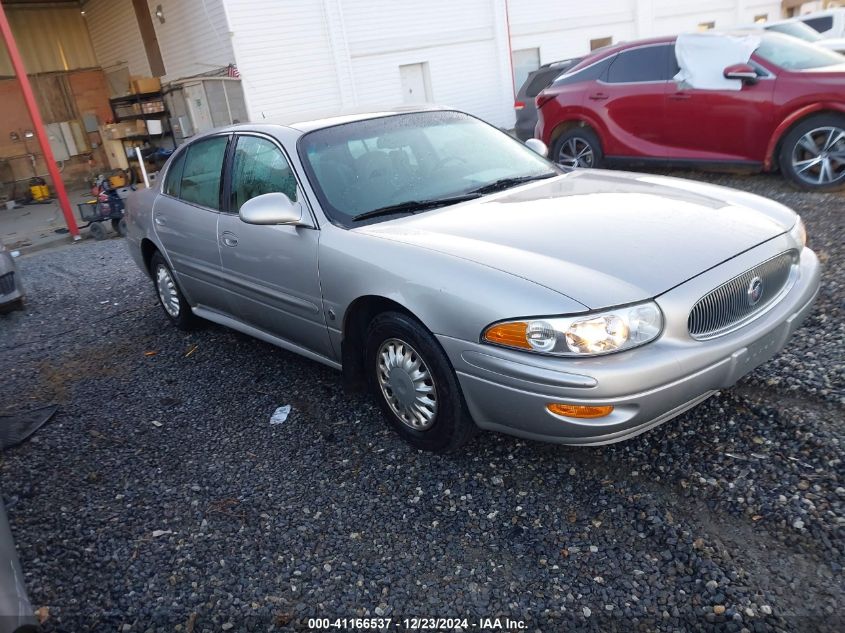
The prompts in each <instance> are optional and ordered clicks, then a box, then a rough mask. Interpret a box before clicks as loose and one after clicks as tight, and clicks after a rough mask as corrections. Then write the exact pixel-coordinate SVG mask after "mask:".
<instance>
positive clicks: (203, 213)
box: [153, 134, 229, 310]
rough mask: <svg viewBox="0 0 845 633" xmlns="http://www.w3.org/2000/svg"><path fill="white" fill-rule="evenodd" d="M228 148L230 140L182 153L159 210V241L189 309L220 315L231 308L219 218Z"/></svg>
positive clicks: (222, 138)
mask: <svg viewBox="0 0 845 633" xmlns="http://www.w3.org/2000/svg"><path fill="white" fill-rule="evenodd" d="M228 143H229V135H226V134H224V135H218V136H212V137H209V138H204V139H201V140H198V141H195V142H193V143H190V144H189V145H188V146H187V147H185V148H184V149H182V150H180V152H179V153H178V154H177V155H176V156H175V157H174V159H173V162H172V163H171V165H170V166H169V167H168V169H167V174H166V175H165V181H164V184H163V187H162V193H161V195H159V196H158V197H157V198H156V202H155V207H154V209H153V224H154V227H155V232H156V235H157V236H158V239H159V242H160V243H161V245H162V246H163V247H164V250H165V254H166V255H167V257H168V259H169V260H170V263H171V265H172V266H173V271H174V273H175V274H176V278H177V281H178V282H179V286H180V288H181V289H182V291H183V292H184V294H185V295H186V297H187V298H188V301H189V303H191V304H192V305H195V306H196V305H201V306H206V307H210V308H213V309H215V310H220V309H221V308H224V307H225V305H226V304H225V300H224V299H223V295H222V293H221V292H220V287H219V286H220V273H221V268H220V253H219V250H218V248H217V217H218V215H219V212H220V196H221V184H222V178H221V175H222V169H223V162H224V159H225V157H226V148H227V146H228Z"/></svg>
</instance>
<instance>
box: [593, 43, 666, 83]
mask: <svg viewBox="0 0 845 633" xmlns="http://www.w3.org/2000/svg"><path fill="white" fill-rule="evenodd" d="M673 50H674V46H672V45H669V44H661V45H659V46H644V47H642V48H634V49H631V50H628V51H623V52H621V53H619V55H617V56H616V59H615V60H614V62H613V64H611V66H610V70H608V72H607V81H608V83H637V82H644V81H667V80H669V79H671V78H672V73H671V67H670V64H669V57H670V52H672V51H673Z"/></svg>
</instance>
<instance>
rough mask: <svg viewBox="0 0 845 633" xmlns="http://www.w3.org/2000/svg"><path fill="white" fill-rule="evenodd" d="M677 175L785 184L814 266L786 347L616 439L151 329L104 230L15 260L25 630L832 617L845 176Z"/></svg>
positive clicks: (16, 498) (840, 604) (844, 506)
mask: <svg viewBox="0 0 845 633" xmlns="http://www.w3.org/2000/svg"><path fill="white" fill-rule="evenodd" d="M681 175H685V176H689V177H697V178H702V179H705V180H709V181H713V182H718V183H720V184H727V185H730V186H735V187H739V188H742V189H745V190H749V191H754V192H757V193H762V194H764V195H768V196H771V197H774V198H776V199H778V200H780V201H782V202H784V203H786V204H788V205H791V206H792V207H794V208H796V209H797V210H798V211H799V212H800V213H801V214H802V215H803V217H804V219H805V221H806V223H807V226H808V229H809V232H810V236H811V244H812V246H813V247H814V248H815V249H816V250H817V252H818V253H819V254H820V256H821V257H822V259H823V261H824V262H825V276H824V286H823V290H822V293H821V296H820V299H819V302H818V305H817V309H816V311H815V313H814V315H813V316H812V317H811V318H810V319H809V320H808V322H807V323H806V325H805V327H804V328H803V329H801V330H800V331H799V332H798V333H797V334H796V336H795V338H794V339H793V341H792V343H791V345H790V347H789V349H788V350H787V351H786V352H784V353H782V354H781V355H780V356H778V357H777V358H775V359H774V360H772V361H771V362H769V363H768V364H766V365H765V366H763V367H761V368H760V369H758V370H757V371H756V372H754V373H753V374H752V375H751V376H749V377H747V378H746V379H745V380H743V381H742V382H740V384H738V385H737V386H736V387H735V388H733V389H731V390H726V391H723V392H721V393H720V394H719V395H717V396H715V397H713V398H711V399H710V400H708V401H706V402H705V403H703V404H702V405H700V406H698V407H697V408H695V409H693V410H691V411H689V412H687V413H686V414H684V415H683V416H681V417H679V418H676V419H675V420H673V421H671V422H669V423H667V424H665V425H663V426H661V427H659V428H658V429H656V430H654V431H652V432H650V433H648V434H645V435H643V436H640V437H638V438H636V439H633V440H630V441H628V442H625V443H623V444H617V445H614V446H610V447H601V448H570V447H559V446H549V445H543V444H539V443H532V442H525V441H521V440H517V439H514V438H510V437H506V436H498V435H492V434H484V435H481V436H480V437H479V438H478V439H477V440H476V441H475V442H474V443H473V444H472V445H471V446H470V447H469V448H468V449H467V450H466V451H464V452H463V453H461V454H459V455H455V456H448V457H444V456H435V455H430V454H426V453H421V452H416V451H413V450H411V449H409V448H408V447H407V446H406V445H405V444H403V443H402V442H401V441H400V440H399V439H398V438H397V437H396V436H395V435H394V434H393V433H392V432H390V431H389V430H388V429H387V428H386V426H385V424H384V423H383V422H382V420H381V418H380V415H379V413H378V411H377V409H376V407H375V406H374V405H372V404H371V403H370V402H369V401H368V400H367V399H366V398H364V397H347V396H345V395H344V394H343V392H342V389H341V384H340V379H339V375H338V374H336V373H334V372H333V371H331V370H329V369H327V368H325V367H323V366H321V365H318V364H316V363H313V362H310V361H307V360H304V359H302V358H300V357H298V356H295V355H292V354H289V353H287V352H284V351H281V350H278V349H275V348H273V347H271V346H269V345H267V344H264V343H261V342H258V341H255V340H252V339H249V338H247V337H245V336H241V335H239V334H237V333H234V332H231V331H228V330H225V329H223V328H219V327H216V326H208V327H207V328H205V329H203V330H200V331H198V332H194V333H190V334H185V333H181V332H178V331H177V330H175V329H173V328H172V327H170V326H169V324H168V323H167V322H166V319H165V317H164V315H163V313H162V312H161V310H160V309H159V308H158V306H157V305H156V299H155V297H154V294H153V290H152V286H151V284H150V282H149V281H148V280H147V279H146V278H145V277H143V276H142V274H141V273H140V272H139V271H138V270H137V269H136V268H135V266H134V265H133V264H132V262H131V261H130V260H129V257H128V256H127V254H126V251H125V247H124V244H123V243H122V242H121V241H120V240H110V241H107V242H101V243H94V242H86V243H82V244H79V245H75V246H72V247H67V248H64V249H62V250H56V251H52V252H44V253H39V254H36V255H32V256H30V257H26V258H24V259H22V260H21V261H20V265H21V268H22V271H23V274H24V275H25V280H26V283H27V286H28V288H29V292H30V302H29V307H28V309H27V311H26V312H25V313H15V314H12V315H9V316H6V317H0V332H2V338H0V351H2V353H0V375H2V376H3V381H2V384H0V413H2V412H4V411H7V410H8V411H11V410H14V409H27V408H30V407H35V406H37V405H42V404H48V403H57V404H59V405H60V407H61V408H60V411H59V413H58V414H57V416H56V417H55V418H54V419H53V420H52V421H51V422H49V423H48V424H47V425H46V426H45V427H43V428H42V429H41V430H40V431H39V432H38V433H37V434H36V435H35V436H34V437H33V438H32V439H31V440H30V441H29V442H27V443H25V444H24V445H22V446H19V447H17V448H14V449H10V450H8V451H6V452H5V453H4V454H3V455H2V456H1V457H0V459H2V461H0V486H2V491H3V496H4V499H5V502H6V504H7V509H8V512H9V515H10V521H11V524H12V530H13V533H14V536H15V539H16V541H17V546H18V549H19V552H20V557H21V562H22V566H23V569H24V572H25V576H26V578H25V582H26V586H27V589H28V591H29V596H30V598H31V600H32V602H33V605H34V606H35V607H39V608H42V611H41V614H42V616H45V617H46V621H45V623H44V627H45V629H46V630H47V631H69V632H77V631H87V630H96V631H121V632H130V631H186V632H187V631H195V632H201V631H225V630H233V631H253V630H254V631H266V630H304V629H306V628H307V618H308V617H311V616H319V617H332V618H334V617H355V616H364V615H373V616H375V615H384V616H386V617H392V618H394V619H395V620H396V619H400V618H405V617H408V618H410V617H436V616H439V617H457V618H468V619H469V625H470V626H469V627H468V628H469V629H470V630H473V629H474V630H486V629H489V628H491V627H483V626H479V621H478V618H481V617H496V616H499V617H510V618H511V619H514V620H521V621H523V622H525V624H526V626H527V630H530V631H535V630H540V631H555V630H572V629H577V630H595V631H599V630H601V631H608V630H626V631H627V630H641V631H653V630H661V631H663V630H665V631H687V630H705V631H708V630H719V631H721V630H726V631H743V630H747V631H814V630H829V631H841V630H843V627H845V622H843V619H842V614H843V609H845V591H844V590H845V583H844V582H843V567H842V566H843V565H845V469H843V461H842V460H843V452H845V422H843V410H845V391H844V390H843V385H845V380H843V366H845V362H843V361H845V319H843V309H845V288H843V280H845V274H843V272H844V271H843V263H842V262H843V254H845V253H843V251H845V248H843V236H845V230H843V223H845V195H821V194H805V193H798V192H795V191H793V190H791V189H790V188H788V187H787V186H786V185H785V184H783V183H782V182H781V181H780V180H779V179H778V178H775V177H766V176H725V175H712V174H711V175H696V174H681ZM282 404H292V405H293V413H292V414H291V416H290V418H289V419H288V421H287V422H286V423H284V424H282V425H277V426H271V425H270V424H269V417H270V415H271V413H272V412H273V410H274V409H275V408H276V407H277V406H279V405H282ZM473 624H475V626H473ZM392 630H396V628H395V627H394V628H393V629H392ZM400 630H404V627H400Z"/></svg>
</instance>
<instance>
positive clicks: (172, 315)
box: [150, 252, 197, 330]
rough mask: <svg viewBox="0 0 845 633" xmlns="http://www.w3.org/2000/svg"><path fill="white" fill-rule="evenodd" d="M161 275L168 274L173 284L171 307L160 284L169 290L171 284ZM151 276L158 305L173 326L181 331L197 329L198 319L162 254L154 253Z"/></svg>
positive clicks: (151, 261)
mask: <svg viewBox="0 0 845 633" xmlns="http://www.w3.org/2000/svg"><path fill="white" fill-rule="evenodd" d="M160 274H166V279H169V281H170V282H171V283H172V284H173V285H172V290H173V293H174V294H173V295H172V303H171V304H170V306H169V307H168V306H166V305H165V301H166V298H165V293H166V292H167V291H166V290H164V289H161V290H160V282H161V283H163V284H164V285H165V286H166V287H168V288H169V284H167V281H166V279H165V278H160V276H159V275H160ZM150 276H151V277H152V279H153V289H154V290H155V292H156V296H158V303H159V305H160V306H161V309H162V310H163V311H164V314H165V315H167V318H168V319H170V321H171V322H172V323H173V325H175V326H176V327H177V328H179V329H180V330H193V329H194V328H196V326H197V317H196V316H194V313H193V311H191V306H190V305H188V302H187V301H186V300H185V296H184V295H183V294H182V290H181V289H180V288H179V285H178V284H177V283H176V276H175V275H174V274H173V270H171V268H170V266H169V265H168V263H167V261H165V259H164V257H162V256H161V253H158V252H156V253H153V256H152V257H151V258H150ZM168 296H170V295H168Z"/></svg>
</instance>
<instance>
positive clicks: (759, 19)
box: [754, 13, 769, 24]
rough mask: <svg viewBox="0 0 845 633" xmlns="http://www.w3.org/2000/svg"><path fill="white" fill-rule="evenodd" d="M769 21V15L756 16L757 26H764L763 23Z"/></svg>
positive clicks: (760, 14)
mask: <svg viewBox="0 0 845 633" xmlns="http://www.w3.org/2000/svg"><path fill="white" fill-rule="evenodd" d="M768 21H769V14H768V13H759V14H757V15H755V16H754V22H755V24H762V23H763V22H768Z"/></svg>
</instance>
